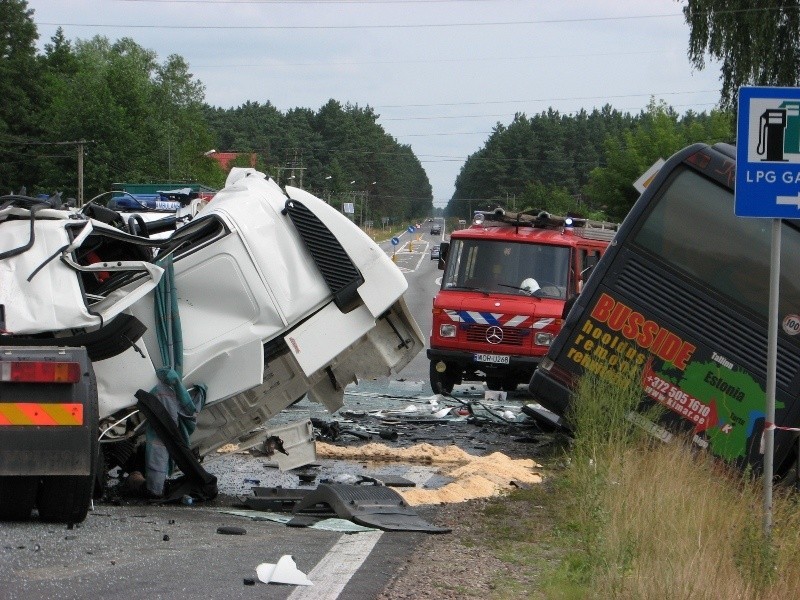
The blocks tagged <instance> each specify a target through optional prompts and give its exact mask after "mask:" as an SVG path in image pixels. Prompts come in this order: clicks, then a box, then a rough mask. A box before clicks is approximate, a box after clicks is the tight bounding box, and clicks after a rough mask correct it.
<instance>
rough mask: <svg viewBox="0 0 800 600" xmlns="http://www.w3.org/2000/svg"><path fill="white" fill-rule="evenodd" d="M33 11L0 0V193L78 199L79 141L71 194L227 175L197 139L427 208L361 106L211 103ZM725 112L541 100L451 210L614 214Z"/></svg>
mask: <svg viewBox="0 0 800 600" xmlns="http://www.w3.org/2000/svg"><path fill="white" fill-rule="evenodd" d="M38 37H39V35H38V32H37V28H36V24H35V23H34V21H33V11H32V10H30V9H28V8H27V3H26V2H25V1H24V0H8V1H6V2H2V3H0V39H3V40H6V45H5V47H4V48H3V50H2V59H3V60H2V61H0V95H1V96H2V98H3V101H2V102H0V153H1V154H0V191H1V192H3V193H7V192H11V191H18V190H20V189H21V188H22V187H23V186H25V188H26V191H27V192H28V193H29V194H31V193H51V192H54V191H60V192H62V193H63V194H64V195H65V196H67V197H69V196H75V195H76V194H77V189H78V154H79V148H82V149H83V165H84V167H83V186H84V198H86V199H88V198H91V197H92V196H94V195H96V194H99V193H101V192H106V191H109V190H110V189H111V188H112V185H113V184H114V183H121V182H135V183H145V182H161V183H167V182H172V183H186V182H199V183H202V184H205V185H208V186H211V187H215V188H219V187H221V186H222V185H223V184H224V181H225V171H224V170H223V169H222V168H221V167H220V165H219V164H218V163H217V161H215V160H214V159H213V158H212V157H211V155H212V154H213V153H210V150H212V149H213V150H217V151H220V152H222V151H225V152H238V153H241V156H239V157H238V158H237V159H236V160H234V161H233V163H232V164H234V165H238V166H249V165H250V164H251V160H252V159H253V158H254V159H255V163H256V166H257V167H258V168H259V169H261V170H263V171H265V172H267V173H269V174H270V175H271V176H272V177H274V178H275V179H277V180H278V181H280V182H281V183H282V184H285V183H290V184H295V185H297V186H298V187H303V188H305V189H307V190H309V191H311V192H313V193H315V194H317V195H319V196H321V197H324V198H325V199H326V200H328V201H330V202H331V204H333V205H334V206H336V207H337V208H338V207H341V206H343V205H345V204H352V205H353V208H354V218H355V219H356V221H357V222H359V223H360V222H367V221H372V222H373V224H374V226H376V227H378V226H380V225H381V224H383V223H386V222H390V223H392V224H397V223H399V222H401V221H405V220H407V219H410V218H420V217H424V216H426V215H429V214H430V213H431V212H432V210H433V204H432V203H433V198H432V191H431V186H430V182H429V180H428V177H427V175H426V173H425V171H424V169H423V168H422V165H421V163H420V161H419V159H418V158H417V157H416V156H415V155H414V153H413V151H412V150H411V147H410V146H408V145H403V144H400V143H398V142H397V140H396V139H395V138H394V137H392V136H391V135H389V134H387V133H386V131H385V130H384V129H383V127H382V126H381V125H379V124H378V120H379V115H378V114H376V113H375V112H374V111H373V109H372V108H370V107H369V106H367V107H359V106H357V105H351V104H342V103H340V102H338V101H336V100H330V101H328V102H327V103H326V104H325V105H324V106H322V107H321V108H319V109H318V110H316V111H315V110H311V109H308V108H295V109H291V110H289V111H286V112H281V111H279V110H278V109H276V108H275V107H274V106H273V105H272V104H271V103H270V102H268V101H267V102H264V103H259V102H247V103H245V104H243V105H242V106H239V107H236V108H227V109H224V108H215V107H212V106H209V105H208V104H207V103H206V102H205V86H204V85H203V83H202V82H201V81H199V80H197V79H196V78H195V77H194V76H193V75H192V73H191V72H190V70H189V65H188V64H187V63H186V61H185V60H184V58H183V57H181V56H179V55H171V56H169V57H167V59H166V60H165V61H163V62H158V60H157V56H156V54H155V53H154V52H153V51H151V50H147V49H145V48H143V47H141V46H140V45H138V44H137V43H136V42H135V41H134V40H133V39H130V38H123V39H120V40H118V41H116V42H111V41H109V40H108V39H107V38H105V37H102V36H95V37H93V38H91V39H89V40H77V41H74V42H73V41H70V40H67V39H66V38H65V37H64V34H63V31H62V30H61V29H59V30H58V31H57V33H56V34H55V35H54V36H53V38H52V39H51V40H50V41H49V42H48V43H47V44H46V45H45V47H44V51H43V52H39V51H38V50H37V48H36V41H37V39H38ZM732 137H733V134H732V127H731V119H730V115H729V114H727V113H723V112H719V111H711V112H710V113H709V114H706V113H701V114H697V113H691V112H689V113H686V114H685V115H682V116H681V115H678V114H677V113H676V112H675V111H674V110H673V109H672V108H670V107H668V106H666V105H664V104H657V103H656V102H655V101H652V102H651V104H650V106H649V107H648V109H647V110H646V111H643V112H642V113H641V114H639V115H635V116H632V115H630V114H627V113H621V112H619V111H617V110H615V109H613V108H611V107H610V106H608V105H607V106H604V107H603V108H602V109H601V110H594V111H592V112H591V113H587V112H585V111H581V112H579V113H577V114H574V115H561V114H559V113H558V112H557V111H554V110H552V109H550V110H548V111H547V112H543V113H542V114H539V115H535V116H533V117H527V116H525V115H524V114H518V115H516V116H515V118H514V120H513V121H512V122H511V123H510V124H508V125H504V124H500V123H498V124H497V126H496V127H495V129H494V131H493V132H492V134H491V135H490V136H489V138H488V140H487V141H486V143H485V144H484V146H483V147H482V148H481V149H479V150H478V151H477V152H475V153H474V154H473V155H471V156H470V157H468V159H467V160H466V162H465V164H464V166H463V168H462V170H461V173H460V174H459V176H458V178H457V180H456V187H455V195H454V198H453V199H452V200H451V201H450V203H449V205H448V207H447V211H446V212H447V214H448V215H452V216H455V215H458V216H459V217H462V216H463V218H468V216H469V215H470V212H471V211H472V210H476V209H478V208H494V207H496V206H498V205H501V206H506V207H508V208H512V209H517V210H520V209H523V208H541V209H545V210H549V211H551V212H553V213H563V212H567V211H576V210H577V211H580V212H584V213H587V212H589V211H604V212H605V213H606V214H607V215H608V216H609V217H612V218H621V217H622V216H624V214H625V213H626V212H627V210H628V209H629V208H630V206H631V204H632V203H633V201H634V200H635V198H636V192H635V191H634V189H633V187H632V186H631V183H632V182H633V181H634V180H635V179H636V178H638V177H639V175H641V173H642V172H643V171H645V170H646V169H647V168H648V167H649V166H650V165H651V164H652V163H653V162H654V161H655V160H656V159H657V158H659V157H663V158H666V157H668V156H669V155H670V154H672V153H673V152H674V151H675V150H677V149H679V148H680V147H682V146H684V145H686V144H687V143H689V142H693V141H705V142H716V141H731V139H732Z"/></svg>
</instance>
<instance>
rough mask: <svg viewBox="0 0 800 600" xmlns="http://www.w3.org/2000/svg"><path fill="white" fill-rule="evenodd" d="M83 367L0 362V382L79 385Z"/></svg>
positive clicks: (62, 364)
mask: <svg viewBox="0 0 800 600" xmlns="http://www.w3.org/2000/svg"><path fill="white" fill-rule="evenodd" d="M80 379H81V366H80V364H78V363H76V362H50V361H0V381H5V382H10V383H77V382H78V381H80Z"/></svg>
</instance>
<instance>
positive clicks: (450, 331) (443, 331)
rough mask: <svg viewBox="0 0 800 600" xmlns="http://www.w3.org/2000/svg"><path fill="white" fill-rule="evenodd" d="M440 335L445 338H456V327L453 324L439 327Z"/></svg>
mask: <svg viewBox="0 0 800 600" xmlns="http://www.w3.org/2000/svg"><path fill="white" fill-rule="evenodd" d="M439 335H440V336H442V337H443V338H454V337H456V326H455V325H451V324H445V325H439Z"/></svg>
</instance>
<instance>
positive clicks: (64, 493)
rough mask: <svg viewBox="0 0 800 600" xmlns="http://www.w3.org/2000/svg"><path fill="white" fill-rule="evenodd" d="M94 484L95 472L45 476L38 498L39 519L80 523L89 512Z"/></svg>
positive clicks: (49, 521) (52, 521) (51, 521)
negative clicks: (90, 473)
mask: <svg viewBox="0 0 800 600" xmlns="http://www.w3.org/2000/svg"><path fill="white" fill-rule="evenodd" d="M94 484H95V477H94V474H92V475H58V476H56V475H52V476H49V477H43V478H42V483H41V485H40V486H39V495H38V496H37V498H36V506H37V507H38V508H39V519H41V520H42V521H45V522H48V523H80V522H81V521H83V520H84V519H85V518H86V514H87V513H88V512H89V506H90V504H91V501H92V494H93V492H94Z"/></svg>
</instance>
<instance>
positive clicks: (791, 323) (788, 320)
mask: <svg viewBox="0 0 800 600" xmlns="http://www.w3.org/2000/svg"><path fill="white" fill-rule="evenodd" d="M782 325H783V330H784V331H785V332H786V333H787V334H788V335H797V334H798V333H800V315H786V316H785V317H783V323H782Z"/></svg>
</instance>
